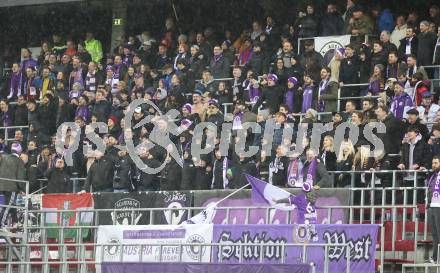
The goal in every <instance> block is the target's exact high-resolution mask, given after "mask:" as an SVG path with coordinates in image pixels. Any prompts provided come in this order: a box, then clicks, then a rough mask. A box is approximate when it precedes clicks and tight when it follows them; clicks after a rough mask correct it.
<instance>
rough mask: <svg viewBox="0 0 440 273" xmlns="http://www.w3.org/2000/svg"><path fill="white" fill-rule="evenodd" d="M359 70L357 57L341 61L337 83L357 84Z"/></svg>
mask: <svg viewBox="0 0 440 273" xmlns="http://www.w3.org/2000/svg"><path fill="white" fill-rule="evenodd" d="M359 70H360V64H359V58H358V57H357V56H353V57H350V58H344V59H342V61H341V66H340V68H339V82H343V83H344V84H350V83H359Z"/></svg>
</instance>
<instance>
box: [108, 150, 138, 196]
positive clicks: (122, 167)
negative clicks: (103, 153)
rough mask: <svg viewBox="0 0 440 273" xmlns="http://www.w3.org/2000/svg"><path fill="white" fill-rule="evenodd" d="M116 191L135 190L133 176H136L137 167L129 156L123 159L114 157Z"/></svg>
mask: <svg viewBox="0 0 440 273" xmlns="http://www.w3.org/2000/svg"><path fill="white" fill-rule="evenodd" d="M113 160H114V167H115V169H114V175H113V188H114V189H129V190H132V189H133V181H132V179H133V176H134V175H135V165H134V163H133V161H132V160H131V158H130V156H129V155H128V154H127V155H125V156H123V157H119V156H114V157H113Z"/></svg>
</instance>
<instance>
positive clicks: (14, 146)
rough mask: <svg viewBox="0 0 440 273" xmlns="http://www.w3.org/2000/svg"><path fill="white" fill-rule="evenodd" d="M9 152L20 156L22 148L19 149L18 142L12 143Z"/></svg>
mask: <svg viewBox="0 0 440 273" xmlns="http://www.w3.org/2000/svg"><path fill="white" fill-rule="evenodd" d="M11 151H12V152H15V153H17V154H21V152H22V148H21V145H20V143H18V142H14V143H12V145H11Z"/></svg>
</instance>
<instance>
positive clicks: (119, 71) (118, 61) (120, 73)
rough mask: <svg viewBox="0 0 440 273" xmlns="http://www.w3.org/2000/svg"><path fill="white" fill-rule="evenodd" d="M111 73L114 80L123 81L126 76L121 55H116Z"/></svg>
mask: <svg viewBox="0 0 440 273" xmlns="http://www.w3.org/2000/svg"><path fill="white" fill-rule="evenodd" d="M113 73H114V76H113V77H114V78H115V79H118V80H119V81H122V80H124V79H125V75H126V74H127V66H126V65H125V64H124V63H123V62H122V57H121V55H116V56H115V59H114V64H113Z"/></svg>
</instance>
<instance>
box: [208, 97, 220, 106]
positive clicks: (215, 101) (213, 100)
mask: <svg viewBox="0 0 440 273" xmlns="http://www.w3.org/2000/svg"><path fill="white" fill-rule="evenodd" d="M208 105H214V106H215V107H217V108H219V105H218V101H217V100H215V99H210V100H209V101H208Z"/></svg>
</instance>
